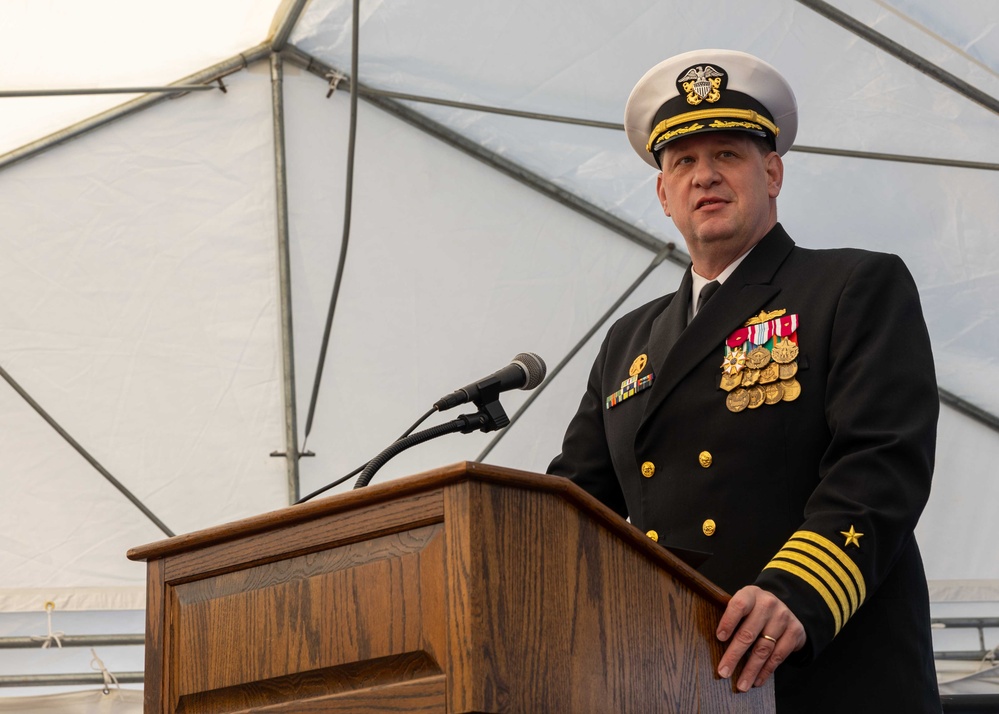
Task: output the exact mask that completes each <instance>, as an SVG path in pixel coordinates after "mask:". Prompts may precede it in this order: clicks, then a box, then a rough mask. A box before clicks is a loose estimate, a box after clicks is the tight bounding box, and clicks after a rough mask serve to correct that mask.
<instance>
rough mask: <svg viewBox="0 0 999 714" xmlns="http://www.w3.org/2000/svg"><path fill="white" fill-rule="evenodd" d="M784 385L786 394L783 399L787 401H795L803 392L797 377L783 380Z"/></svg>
mask: <svg viewBox="0 0 999 714" xmlns="http://www.w3.org/2000/svg"><path fill="white" fill-rule="evenodd" d="M781 384H782V385H784V396H783V397H782V399H783V400H784V401H785V402H793V401H794V400H795V399H797V398H798V396H799V395H800V394H801V384H800V383H799V382H798V380H797V379H788V380H786V381H784V382H781Z"/></svg>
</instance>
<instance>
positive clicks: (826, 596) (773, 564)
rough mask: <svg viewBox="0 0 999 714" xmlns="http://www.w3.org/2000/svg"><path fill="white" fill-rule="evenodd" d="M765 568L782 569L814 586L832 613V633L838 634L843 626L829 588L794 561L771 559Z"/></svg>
mask: <svg viewBox="0 0 999 714" xmlns="http://www.w3.org/2000/svg"><path fill="white" fill-rule="evenodd" d="M767 568H776V569H778V570H784V571H787V572H788V573H791V574H792V575H797V576H798V577H799V578H801V579H802V580H804V581H805V582H806V583H808V584H809V585H811V586H812V587H813V588H815V591H816V592H817V593H818V594H819V595H821V596H822V599H823V600H825V601H826V605H827V606H828V607H829V612H831V613H832V616H833V622H834V623H835V624H836V631H835V632H834V633H833V635H838V634H839V631H840V630H841V629H842V628H843V617H842V616H841V615H840V613H839V607H838V606H837V604H836V601H835V600H834V599H833V596H832V594H831V593H830V592H829V589H828V588H827V587H826V586H825V585H824V584H823V583H822V581H821V580H819V579H818V578H816V577H815V576H814V575H812V574H811V573H810V572H808V571H807V570H805V569H804V568H801V567H799V566H797V565H795V564H794V563H787V562H785V561H783V560H771V561H770V562H769V563H767V565H766V567H765V568H764V570H766V569H767Z"/></svg>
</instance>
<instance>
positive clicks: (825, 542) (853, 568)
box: [788, 531, 867, 602]
mask: <svg viewBox="0 0 999 714" xmlns="http://www.w3.org/2000/svg"><path fill="white" fill-rule="evenodd" d="M795 540H809V541H811V542H813V543H816V544H818V545H820V546H822V547H823V548H825V549H826V550H827V551H829V552H830V553H832V555H833V557H834V558H835V559H836V560H837V561H839V564H840V565H842V566H843V567H844V568H846V570H847V572H848V573H850V575H852V576H853V579H854V581H855V582H856V583H857V589H858V590H859V591H860V602H864V600H866V599H867V585H866V584H865V583H864V574H863V573H861V572H860V568H858V567H857V564H856V563H854V562H853V559H852V558H850V556H849V555H847V554H846V553H844V552H843V549H842V548H840V547H839V546H838V545H836V544H835V543H833V542H832V541H831V540H829V539H828V538H825V537H823V536H820V535H819V534H818V533H812V532H811V531H797V532H796V533H795V534H794V535H792V536H791V540H790V541H788V542H789V543H790V542H793V541H795Z"/></svg>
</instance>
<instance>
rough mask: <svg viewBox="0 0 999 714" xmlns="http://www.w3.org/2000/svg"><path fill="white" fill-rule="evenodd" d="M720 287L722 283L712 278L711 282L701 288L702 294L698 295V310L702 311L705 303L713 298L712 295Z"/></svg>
mask: <svg viewBox="0 0 999 714" xmlns="http://www.w3.org/2000/svg"><path fill="white" fill-rule="evenodd" d="M720 287H721V283H719V282H718V281H717V280H712V281H711V282H710V283H708V284H707V285H705V286H704V287H703V288H701V294H700V295H698V296H697V312H700V311H701V309H702V308H703V307H704V306H705V304H707V302H708V300H710V299H711V296H712V295H714V294H715V292H716V291H717V290H718V288H720Z"/></svg>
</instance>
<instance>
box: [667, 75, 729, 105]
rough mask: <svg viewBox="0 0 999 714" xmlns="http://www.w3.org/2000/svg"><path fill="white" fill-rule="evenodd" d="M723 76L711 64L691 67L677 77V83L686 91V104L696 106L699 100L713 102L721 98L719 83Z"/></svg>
mask: <svg viewBox="0 0 999 714" xmlns="http://www.w3.org/2000/svg"><path fill="white" fill-rule="evenodd" d="M724 76H725V74H724V72H719V71H718V70H717V69H715V68H714V67H712V66H711V65H703V66H699V67H691V68H690V69H688V70H687V73H686V74H685V75H683V76H682V77H680V78H679V79H677V84H679V85H681V86H682V87H683V91H685V92H686V93H687V104H692V105H694V106H697V105H698V104H700V103H701V102H704V101H706V102H708V104H714V103H715V102H717V101H718V100H719V99H721V91H720V87H721V83H722V78H723V77H724Z"/></svg>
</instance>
